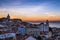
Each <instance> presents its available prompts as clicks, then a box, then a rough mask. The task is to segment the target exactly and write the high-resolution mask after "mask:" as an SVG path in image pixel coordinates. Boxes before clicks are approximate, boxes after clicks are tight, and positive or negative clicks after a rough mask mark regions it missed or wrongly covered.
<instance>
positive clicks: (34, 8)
mask: <svg viewBox="0 0 60 40" xmlns="http://www.w3.org/2000/svg"><path fill="white" fill-rule="evenodd" d="M59 4H60V1H59V0H0V18H2V17H6V16H7V14H10V16H11V19H13V18H18V19H22V20H25V21H27V20H28V21H42V20H49V21H60V5H59Z"/></svg>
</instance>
